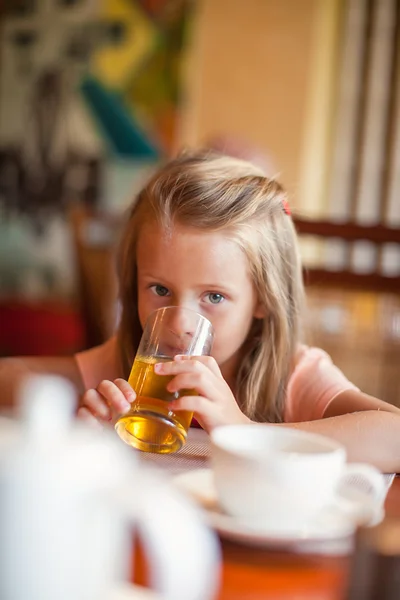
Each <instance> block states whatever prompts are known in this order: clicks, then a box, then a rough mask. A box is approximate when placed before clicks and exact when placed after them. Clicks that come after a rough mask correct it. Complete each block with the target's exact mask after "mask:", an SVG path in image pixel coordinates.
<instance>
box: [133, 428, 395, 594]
mask: <svg viewBox="0 0 400 600" xmlns="http://www.w3.org/2000/svg"><path fill="white" fill-rule="evenodd" d="M209 456H210V443H209V438H208V436H207V434H206V433H205V432H204V431H202V430H198V429H197V430H196V429H192V430H190V434H189V438H188V442H187V444H186V445H185V446H184V447H183V448H182V450H181V451H180V452H178V453H176V454H170V455H157V454H149V453H141V454H140V458H141V461H142V462H143V463H144V464H152V465H155V466H157V467H159V468H161V469H162V470H163V471H164V472H165V473H166V474H167V475H170V476H171V477H174V476H175V475H178V474H180V473H184V472H186V471H189V470H192V469H198V468H204V467H207V466H208V461H209ZM386 479H387V483H388V486H389V490H388V494H387V498H386V504H385V508H386V514H388V515H391V516H399V517H400V477H396V478H392V477H390V476H386ZM220 541H221V547H222V557H223V564H222V577H221V586H220V590H219V593H218V595H217V600H261V599H262V600H342V598H343V594H344V591H345V588H346V585H347V577H348V571H349V563H350V560H349V556H348V555H344V556H343V555H337V554H329V553H328V554H324V553H321V552H318V553H316V552H314V553H294V552H287V551H286V552H282V551H277V550H266V549H262V548H255V547H251V546H245V545H241V544H238V543H233V542H230V541H227V540H224V539H221V540H220ZM134 562H135V564H134V580H135V582H136V583H140V584H141V585H145V584H146V583H147V569H146V560H145V557H144V556H143V554H142V551H141V548H140V544H138V547H137V548H136V551H135V561H134Z"/></svg>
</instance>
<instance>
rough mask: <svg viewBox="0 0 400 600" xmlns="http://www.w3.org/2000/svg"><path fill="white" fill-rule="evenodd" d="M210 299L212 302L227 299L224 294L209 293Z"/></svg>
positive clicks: (216, 302) (215, 302)
mask: <svg viewBox="0 0 400 600" xmlns="http://www.w3.org/2000/svg"><path fill="white" fill-rule="evenodd" d="M208 299H209V301H210V302H211V304H220V303H221V302H222V301H223V300H225V298H224V296H223V295H222V294H208Z"/></svg>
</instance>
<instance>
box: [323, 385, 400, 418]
mask: <svg viewBox="0 0 400 600" xmlns="http://www.w3.org/2000/svg"><path fill="white" fill-rule="evenodd" d="M362 410H386V411H387V412H392V413H397V414H398V415H400V408H398V407H397V406H393V404H388V403H387V402H383V400H378V398H374V397H373V396H368V394H364V393H363V392H360V391H358V390H345V391H343V392H341V393H340V394H338V395H337V396H335V398H333V400H331V401H330V402H329V404H328V405H327V407H326V408H325V410H324V418H326V417H337V416H339V415H345V414H347V413H354V412H359V411H362Z"/></svg>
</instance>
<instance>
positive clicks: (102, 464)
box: [0, 375, 134, 489]
mask: <svg viewBox="0 0 400 600" xmlns="http://www.w3.org/2000/svg"><path fill="white" fill-rule="evenodd" d="M18 404H19V411H18V412H19V414H18V416H19V419H18V420H17V419H8V418H1V419H0V459H1V460H2V462H3V465H4V461H5V460H6V461H7V460H8V462H9V465H10V467H11V468H12V466H11V463H12V462H13V461H14V460H16V459H17V457H18V460H19V461H21V460H22V459H23V460H24V463H25V461H29V462H31V463H32V464H33V462H34V461H36V463H35V464H40V465H41V468H44V467H45V466H46V467H48V468H54V469H56V468H57V469H58V471H59V472H61V473H63V475H64V476H65V477H69V478H71V479H73V480H74V481H75V482H77V483H78V484H79V485H82V486H83V487H84V488H86V489H87V488H88V487H92V486H96V487H97V486H100V487H107V486H110V485H113V484H114V483H116V482H117V481H121V477H123V476H124V475H126V473H127V469H129V468H130V467H131V465H132V460H133V458H134V455H133V453H129V455H128V454H127V452H126V447H125V445H124V444H122V443H121V442H120V440H119V439H118V438H117V436H113V435H112V433H114V432H109V431H104V432H98V431H97V430H93V429H91V428H90V427H88V426H87V425H85V424H83V423H81V422H77V421H75V419H74V418H73V417H74V409H75V406H76V392H75V389H74V387H73V386H72V384H71V383H70V382H69V381H67V380H66V379H65V378H63V377H60V376H53V375H33V376H29V377H28V378H27V379H26V380H25V381H24V382H23V384H22V385H21V388H20V394H19V403H18ZM19 464H21V463H19Z"/></svg>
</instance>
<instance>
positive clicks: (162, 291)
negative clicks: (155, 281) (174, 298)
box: [152, 285, 168, 296]
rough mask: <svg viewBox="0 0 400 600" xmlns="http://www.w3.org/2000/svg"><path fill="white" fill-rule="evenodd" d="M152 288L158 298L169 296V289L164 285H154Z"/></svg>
mask: <svg viewBox="0 0 400 600" xmlns="http://www.w3.org/2000/svg"><path fill="white" fill-rule="evenodd" d="M152 288H153V290H154V292H155V293H156V294H157V296H168V288H166V287H164V286H163V285H153V286H152Z"/></svg>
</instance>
